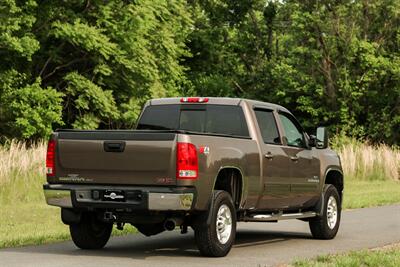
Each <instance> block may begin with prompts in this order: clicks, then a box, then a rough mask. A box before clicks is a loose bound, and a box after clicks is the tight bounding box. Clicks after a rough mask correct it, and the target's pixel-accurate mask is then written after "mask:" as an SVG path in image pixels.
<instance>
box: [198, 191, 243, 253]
mask: <svg viewBox="0 0 400 267" xmlns="http://www.w3.org/2000/svg"><path fill="white" fill-rule="evenodd" d="M209 216H210V217H209ZM208 218H210V221H209V223H210V224H209V225H208V224H207V220H208ZM194 229H195V239H196V243H197V246H198V248H199V250H200V253H201V254H202V255H203V256H208V257H223V256H225V255H226V254H228V252H229V251H230V250H231V248H232V245H233V243H234V241H235V235H236V211H235V208H234V205H233V201H232V197H231V195H230V194H229V193H228V192H226V191H214V193H213V200H212V202H211V207H210V209H209V210H208V211H207V212H205V213H203V214H201V215H200V216H198V217H197V218H196V223H195V226H194Z"/></svg>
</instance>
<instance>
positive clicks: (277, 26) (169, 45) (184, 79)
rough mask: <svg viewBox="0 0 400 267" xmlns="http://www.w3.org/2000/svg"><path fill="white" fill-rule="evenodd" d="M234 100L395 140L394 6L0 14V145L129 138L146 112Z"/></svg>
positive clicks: (206, 1)
mask: <svg viewBox="0 0 400 267" xmlns="http://www.w3.org/2000/svg"><path fill="white" fill-rule="evenodd" d="M183 95H184V96H225V97H244V98H251V99H258V100H261V101H267V102H274V103H278V104H281V105H283V106H285V107H287V108H289V109H290V110H291V111H292V112H293V113H294V114H295V115H296V116H297V117H298V118H299V119H300V121H301V123H302V124H303V126H304V127H305V128H306V129H307V130H308V131H312V130H313V129H314V128H315V127H316V126H317V125H326V126H330V127H331V129H333V131H335V132H336V133H340V134H346V135H351V136H355V137H359V138H368V139H370V140H373V141H377V142H386V143H389V144H396V143H398V142H399V140H400V1H399V0H374V1H372V0H326V1H323V0H310V1H300V0H286V1H285V0H280V1H279V0H276V1H273V0H270V1H265V0H246V1H232V0H186V1H183V0H169V1H167V0H131V1H104V0H69V1H49V0H43V1H39V0H27V1H19V0H3V1H1V2H0V135H1V136H3V137H7V138H18V139H29V140H36V139H41V138H47V137H48V136H49V134H50V133H51V131H52V130H53V129H55V128H78V129H98V128H101V129H118V128H125V129H130V128H132V127H134V125H135V122H136V119H137V117H138V115H139V113H140V109H141V107H142V105H143V104H144V102H145V101H147V100H148V99H151V98H158V97H171V96H183Z"/></svg>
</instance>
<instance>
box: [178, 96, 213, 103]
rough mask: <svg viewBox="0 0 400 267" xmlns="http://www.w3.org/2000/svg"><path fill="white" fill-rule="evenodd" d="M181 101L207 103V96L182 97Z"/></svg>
mask: <svg viewBox="0 0 400 267" xmlns="http://www.w3.org/2000/svg"><path fill="white" fill-rule="evenodd" d="M181 102H182V103H207V102H208V98H207V97H182V98H181Z"/></svg>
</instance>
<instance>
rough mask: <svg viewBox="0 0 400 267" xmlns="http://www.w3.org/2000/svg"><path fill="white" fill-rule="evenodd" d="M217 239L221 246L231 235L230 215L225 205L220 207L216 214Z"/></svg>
mask: <svg viewBox="0 0 400 267" xmlns="http://www.w3.org/2000/svg"><path fill="white" fill-rule="evenodd" d="M216 226H217V227H216V228H217V237H218V241H219V242H220V243H221V244H225V243H226V242H228V240H229V238H230V237H231V233H232V214H231V210H230V209H229V207H228V206H227V205H225V204H223V205H221V207H219V209H218V213H217V222H216Z"/></svg>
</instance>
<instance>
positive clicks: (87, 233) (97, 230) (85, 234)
mask: <svg viewBox="0 0 400 267" xmlns="http://www.w3.org/2000/svg"><path fill="white" fill-rule="evenodd" d="M112 227H113V225H112V224H111V223H105V222H101V221H99V220H97V218H96V216H95V214H92V213H83V214H82V217H81V221H80V222H79V223H76V224H71V225H70V226H69V230H70V233H71V237H72V241H74V243H75V245H76V246H77V247H79V248H81V249H100V248H103V247H104V246H105V245H106V244H107V242H108V239H110V235H111V231H112Z"/></svg>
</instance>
